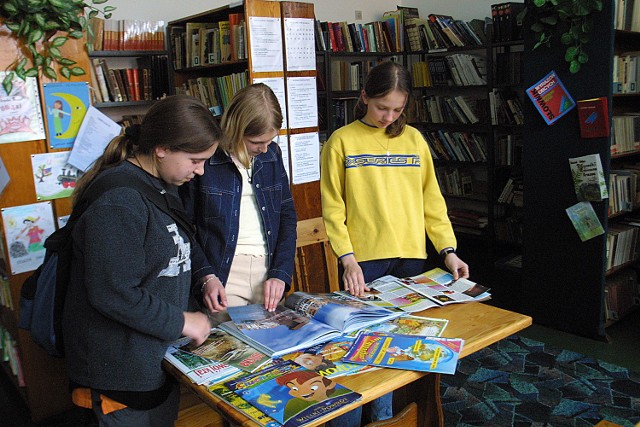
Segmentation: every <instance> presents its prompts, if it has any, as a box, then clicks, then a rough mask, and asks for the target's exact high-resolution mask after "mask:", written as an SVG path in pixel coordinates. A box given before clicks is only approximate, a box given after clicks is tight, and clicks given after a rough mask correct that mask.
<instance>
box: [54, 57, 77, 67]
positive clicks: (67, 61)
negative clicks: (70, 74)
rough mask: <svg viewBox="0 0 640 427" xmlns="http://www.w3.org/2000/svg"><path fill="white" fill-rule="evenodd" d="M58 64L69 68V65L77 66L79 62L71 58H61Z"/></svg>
mask: <svg viewBox="0 0 640 427" xmlns="http://www.w3.org/2000/svg"><path fill="white" fill-rule="evenodd" d="M58 64H60V65H64V66H69V65H73V64H77V62H76V61H74V60H71V59H69V58H60V60H59V61H58Z"/></svg>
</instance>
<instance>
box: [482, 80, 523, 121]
mask: <svg viewBox="0 0 640 427" xmlns="http://www.w3.org/2000/svg"><path fill="white" fill-rule="evenodd" d="M489 111H490V114H491V124H492V125H510V126H513V125H523V124H524V113H523V112H522V104H521V102H520V99H519V98H518V96H517V95H516V94H515V93H512V92H509V91H503V90H500V89H495V88H494V89H492V90H491V92H489Z"/></svg>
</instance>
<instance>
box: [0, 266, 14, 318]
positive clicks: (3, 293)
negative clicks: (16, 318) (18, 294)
mask: <svg viewBox="0 0 640 427" xmlns="http://www.w3.org/2000/svg"><path fill="white" fill-rule="evenodd" d="M0 306H3V307H7V308H8V309H10V310H13V297H12V296H11V283H10V282H9V278H8V277H7V276H6V275H5V274H3V273H0Z"/></svg>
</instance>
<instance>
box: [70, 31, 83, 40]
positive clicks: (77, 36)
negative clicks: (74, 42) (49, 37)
mask: <svg viewBox="0 0 640 427" xmlns="http://www.w3.org/2000/svg"><path fill="white" fill-rule="evenodd" d="M83 36H84V33H83V32H82V31H80V30H75V31H72V32H70V33H69V37H73V38H74V39H81V38H82V37H83Z"/></svg>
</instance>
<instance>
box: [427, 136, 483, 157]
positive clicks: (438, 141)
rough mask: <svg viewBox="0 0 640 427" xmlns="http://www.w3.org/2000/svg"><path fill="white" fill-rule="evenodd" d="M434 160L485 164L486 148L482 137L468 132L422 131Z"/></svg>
mask: <svg viewBox="0 0 640 427" xmlns="http://www.w3.org/2000/svg"><path fill="white" fill-rule="evenodd" d="M422 134H423V135H424V137H425V139H426V140H427V143H428V144H429V148H430V149H431V153H432V156H433V158H434V159H435V160H446V161H458V162H486V161H487V148H486V144H485V142H484V139H483V138H482V136H480V135H478V134H476V133H468V132H449V131H444V130H438V131H423V132H422Z"/></svg>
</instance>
